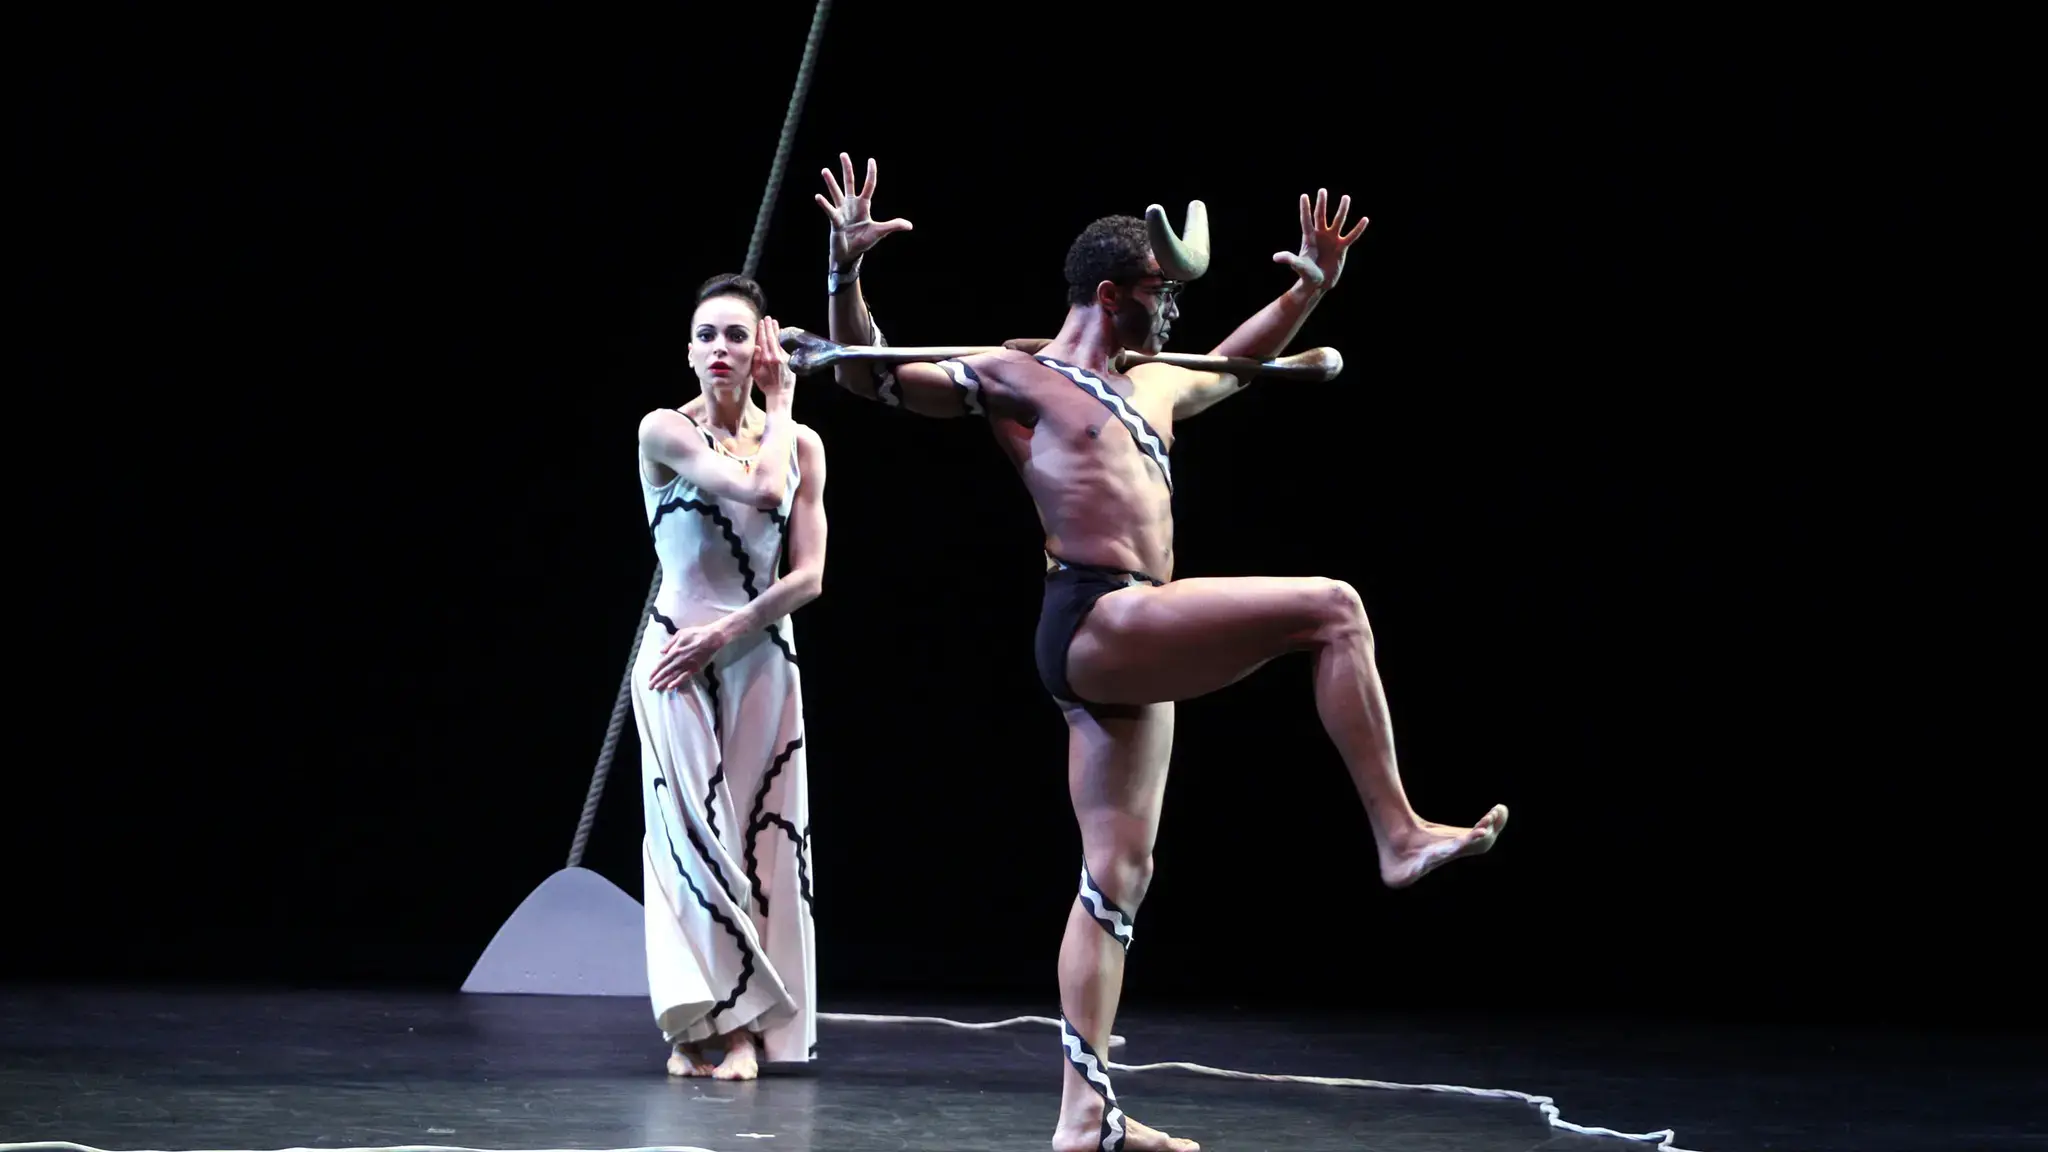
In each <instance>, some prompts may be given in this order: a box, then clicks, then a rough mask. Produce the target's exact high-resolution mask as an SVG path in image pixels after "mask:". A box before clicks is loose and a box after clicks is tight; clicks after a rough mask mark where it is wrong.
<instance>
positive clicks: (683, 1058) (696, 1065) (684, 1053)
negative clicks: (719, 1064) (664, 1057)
mask: <svg viewBox="0 0 2048 1152" xmlns="http://www.w3.org/2000/svg"><path fill="white" fill-rule="evenodd" d="M668 1074H669V1075H671V1076H709V1075H711V1061H709V1060H706V1059H705V1058H704V1050H703V1049H702V1048H699V1047H698V1046H697V1045H695V1044H678V1045H676V1046H675V1047H674V1048H672V1049H670V1050H669V1054H668Z"/></svg>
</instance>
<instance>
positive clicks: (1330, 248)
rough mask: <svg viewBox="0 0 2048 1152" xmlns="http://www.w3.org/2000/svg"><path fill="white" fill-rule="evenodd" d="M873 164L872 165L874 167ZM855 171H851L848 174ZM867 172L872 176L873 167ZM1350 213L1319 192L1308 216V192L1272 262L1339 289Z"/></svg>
mask: <svg viewBox="0 0 2048 1152" xmlns="http://www.w3.org/2000/svg"><path fill="white" fill-rule="evenodd" d="M872 163H873V162H872V161H870V165H872ZM851 171H852V169H851V168H849V169H848V172H851ZM868 171H869V172H870V174H872V173H873V171H874V169H873V167H872V166H871V167H870V168H869V169H868ZM1350 214H1351V197H1349V196H1345V197H1342V198H1341V199H1339V200H1338V201H1337V219H1336V220H1335V221H1334V222H1332V221H1331V219H1330V190H1329V189H1327V188H1318V189H1316V205H1315V214H1314V216H1313V217H1311V216H1310V214H1309V205H1308V193H1306V192H1304V193H1302V195H1301V251H1300V252H1298V253H1297V252H1275V253H1273V262H1274V263H1275V264H1285V265H1287V266H1288V267H1290V268H1292V269H1294V272H1295V275H1297V276H1300V277H1301V282H1302V283H1303V284H1304V285H1305V286H1307V287H1308V288H1310V289H1313V290H1315V291H1319V292H1327V291H1329V290H1330V289H1332V288H1335V287H1336V286H1337V277H1338V276H1339V275H1340V274H1342V273H1343V271H1344V253H1345V251H1346V250H1347V249H1349V248H1350V247H1351V245H1352V242H1353V241H1355V240H1357V239H1358V238H1359V237H1360V236H1362V235H1364V234H1365V226H1366V224H1367V219H1366V218H1365V217H1364V216H1360V217H1359V218H1358V226H1357V227H1356V228H1353V229H1352V230H1351V231H1350V232H1349V233H1348V234H1347V233H1346V232H1345V231H1344V217H1346V216H1348V215H1350Z"/></svg>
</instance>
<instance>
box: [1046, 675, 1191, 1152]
mask: <svg viewBox="0 0 2048 1152" xmlns="http://www.w3.org/2000/svg"><path fill="white" fill-rule="evenodd" d="M1129 712H1130V714H1129V715H1120V716H1102V715H1091V714H1089V713H1087V712H1084V711H1082V710H1081V709H1078V708H1071V707H1070V708H1068V709H1067V790H1068V792H1069V794H1070V795H1071V796H1072V798H1073V803H1074V819H1075V821H1076V822H1077V823H1078V824H1079V825H1080V829H1081V855H1082V866H1081V867H1080V868H1078V869H1076V870H1075V871H1076V873H1077V875H1076V877H1075V880H1076V886H1077V889H1078V891H1077V892H1076V895H1075V897H1074V904H1073V907H1072V908H1071V909H1070V910H1069V911H1068V913H1067V930H1066V935H1065V936H1064V937H1063V938H1062V939H1061V941H1060V1020H1061V1024H1060V1042H1061V1044H1062V1045H1063V1046H1064V1047H1065V1049H1066V1052H1065V1061H1066V1071H1065V1073H1064V1074H1063V1086H1062V1088H1061V1091H1060V1119H1059V1126H1058V1127H1057V1128H1055V1129H1054V1130H1053V1138H1052V1146H1053V1149H1054V1152H1114V1150H1116V1149H1123V1150H1125V1152H1153V1150H1159V1149H1165V1150H1170V1152H1198V1150H1199V1148H1200V1147H1201V1146H1200V1145H1198V1144H1196V1143H1195V1142H1194V1141H1192V1140H1176V1139H1173V1138H1171V1137H1169V1136H1167V1135H1166V1134H1165V1133H1163V1132H1159V1131H1156V1130H1154V1129H1152V1128H1149V1127H1146V1126H1145V1125H1143V1124H1140V1123H1138V1122H1136V1121H1135V1120H1132V1119H1130V1118H1129V1117H1127V1116H1125V1115H1124V1114H1123V1109H1122V1108H1121V1107H1120V1106H1119V1105H1118V1103H1117V1099H1116V1092H1115V1089H1114V1088H1113V1087H1112V1086H1111V1083H1110V1075H1109V1035H1110V1029H1111V1028H1112V1027H1113V1026H1114V1025H1115V1023H1116V1007H1117V1001H1118V1000H1119V999H1120V998H1121V997H1122V993H1123V984H1124V953H1125V951H1126V950H1127V949H1128V948H1129V947H1130V945H1131V941H1132V939H1133V938H1134V937H1133V932H1132V926H1133V917H1135V916H1136V915H1137V911H1138V905H1139V904H1140V903H1141V902H1143V900H1144V899H1145V889H1146V888H1147V887H1148V886H1149V885H1150V884H1151V882H1152V845H1153V842H1154V841H1155V840H1157V839H1158V836H1159V806H1160V802H1161V801H1162V800H1163V799H1164V797H1165V794H1166V769H1167V763H1168V760H1169V758H1170V756H1171V754H1172V750H1173V705H1172V704H1152V705H1148V706H1146V707H1143V708H1136V709H1130V710H1129Z"/></svg>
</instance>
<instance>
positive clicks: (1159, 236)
mask: <svg viewBox="0 0 2048 1152" xmlns="http://www.w3.org/2000/svg"><path fill="white" fill-rule="evenodd" d="M1145 231H1146V232H1147V234H1148V235H1149V236H1150V237H1151V240H1152V256H1153V258H1154V259H1156V260H1158V261H1159V274H1160V275H1161V276H1164V277H1166V278H1167V279H1168V280H1198V279H1200V278H1201V276H1202V273H1204V272H1207V271H1208V270H1209V209H1208V208H1207V207H1206V206H1204V205H1203V203H1202V202H1201V201H1200V200H1190V201H1188V214H1187V217H1186V221H1185V223H1184V224H1183V225H1182V227H1181V232H1180V235H1178V236H1176V235H1174V233H1173V225H1171V224H1168V223H1167V222H1166V209H1164V208H1161V207H1160V206H1159V205H1157V204H1154V205H1152V206H1151V207H1149V208H1146V209H1145Z"/></svg>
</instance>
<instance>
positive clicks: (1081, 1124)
mask: <svg viewBox="0 0 2048 1152" xmlns="http://www.w3.org/2000/svg"><path fill="white" fill-rule="evenodd" d="M1123 1125H1124V1152H1202V1146H1201V1145H1200V1144H1197V1143H1195V1142H1194V1141H1193V1140H1187V1139H1183V1138H1181V1137H1178V1136H1168V1135H1167V1134H1166V1133H1164V1132H1161V1131H1160V1130H1159V1129H1157V1128H1153V1127H1151V1126H1149V1125H1146V1124H1140V1123H1138V1122H1137V1121H1136V1120H1133V1119H1131V1118H1130V1117H1129V1116H1126V1117H1124V1118H1123ZM1052 1149H1053V1152H1101V1149H1102V1098H1101V1097H1100V1096H1096V1097H1093V1098H1092V1099H1090V1100H1089V1101H1087V1102H1086V1103H1085V1104H1083V1105H1082V1107H1081V1108H1080V1109H1079V1110H1077V1111H1076V1112H1075V1114H1074V1115H1072V1116H1061V1117H1060V1124H1059V1127H1057V1128H1055V1129H1053V1133H1052Z"/></svg>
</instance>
